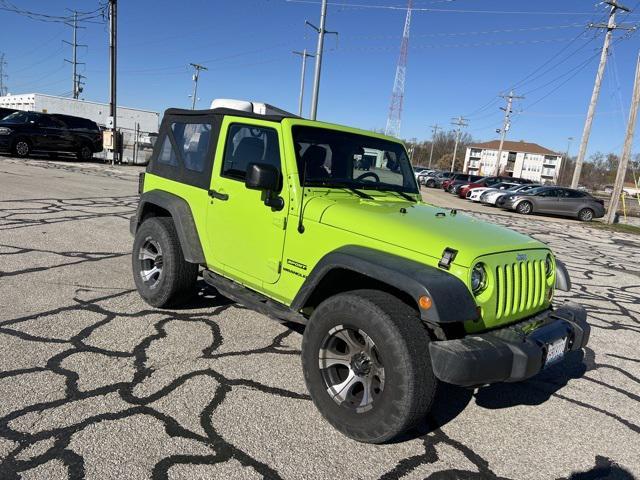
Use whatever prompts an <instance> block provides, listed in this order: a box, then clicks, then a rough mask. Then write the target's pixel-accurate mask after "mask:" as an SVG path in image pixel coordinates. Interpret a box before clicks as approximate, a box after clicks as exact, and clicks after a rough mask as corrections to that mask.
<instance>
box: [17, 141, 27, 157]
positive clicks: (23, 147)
mask: <svg viewBox="0 0 640 480" xmlns="http://www.w3.org/2000/svg"><path fill="white" fill-rule="evenodd" d="M16 152H18V155H26V154H27V153H29V145H27V143H26V142H18V143H17V144H16Z"/></svg>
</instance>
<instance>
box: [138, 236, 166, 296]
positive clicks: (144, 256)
mask: <svg viewBox="0 0 640 480" xmlns="http://www.w3.org/2000/svg"><path fill="white" fill-rule="evenodd" d="M138 261H139V262H140V278H142V281H143V282H144V283H145V285H147V286H148V287H149V288H152V289H153V288H156V287H157V286H158V285H159V284H160V279H161V278H162V270H163V267H164V260H163V258H162V248H160V244H159V243H158V242H157V241H155V240H154V239H153V238H151V237H147V238H145V240H144V243H143V244H142V246H141V247H140V250H139V251H138Z"/></svg>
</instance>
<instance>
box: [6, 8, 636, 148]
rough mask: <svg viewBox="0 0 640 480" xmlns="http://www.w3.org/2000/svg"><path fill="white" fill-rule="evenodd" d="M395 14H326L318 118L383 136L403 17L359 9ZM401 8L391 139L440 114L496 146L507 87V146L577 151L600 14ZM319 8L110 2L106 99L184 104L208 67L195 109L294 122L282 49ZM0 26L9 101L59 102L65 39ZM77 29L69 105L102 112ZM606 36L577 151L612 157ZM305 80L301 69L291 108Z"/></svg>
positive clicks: (104, 47)
mask: <svg viewBox="0 0 640 480" xmlns="http://www.w3.org/2000/svg"><path fill="white" fill-rule="evenodd" d="M626 1H627V3H628V6H629V7H632V8H635V7H636V6H640V2H639V1H637V0H626ZM13 3H14V4H17V5H18V6H19V7H21V8H24V9H29V10H32V11H36V12H44V13H48V14H51V15H64V14H65V8H71V9H78V10H85V11H87V10H93V9H94V8H96V7H97V6H98V0H84V1H79V0H55V1H42V0H40V1H35V0H14V1H13ZM338 3H340V4H341V5H337V4H338ZM344 4H352V5H365V6H368V7H369V8H365V7H362V6H345V5H344ZM402 5H406V4H405V2H404V1H402V0H398V1H396V0H371V1H365V0H335V4H333V5H332V4H331V3H330V6H329V13H328V21H327V28H328V29H329V30H337V31H339V32H340V35H339V37H338V39H337V40H336V38H334V37H332V36H329V37H327V41H326V44H325V46H326V50H325V59H324V63H323V75H322V84H321V90H320V103H319V109H318V118H319V119H321V120H326V121H331V122H336V123H342V124H348V125H353V126H357V127H362V128H367V129H372V128H384V126H385V122H386V116H387V112H388V108H389V101H390V96H391V90H392V86H393V79H394V74H395V65H396V62H397V58H398V53H399V47H400V40H401V34H402V28H403V24H404V17H405V13H406V12H405V11H404V10H403V9H402V8H399V9H391V8H371V7H372V6H375V7H390V6H399V7H402ZM414 7H415V8H416V10H415V11H414V14H413V21H412V25H411V40H410V49H409V58H408V68H407V79H406V91H405V104H404V114H403V119H402V131H401V136H402V137H404V138H412V137H416V138H418V139H426V138H429V137H430V130H429V128H428V126H429V125H432V124H433V123H436V122H437V123H438V124H440V125H443V126H445V127H447V128H449V127H450V121H451V118H452V117H454V116H457V115H466V116H468V117H469V118H470V125H469V127H468V129H467V131H468V132H469V133H471V134H472V135H473V136H474V137H475V138H477V139H480V140H489V139H492V138H496V137H497V135H496V134H495V129H496V128H498V127H499V126H500V124H501V121H502V112H501V111H500V110H499V107H500V106H501V105H503V102H502V100H501V99H500V98H499V97H498V95H499V94H500V93H503V92H505V91H507V90H508V89H509V87H510V86H512V85H514V84H516V85H517V88H516V93H517V94H524V95H525V97H526V98H525V99H524V100H521V101H518V102H517V103H516V105H515V108H514V110H515V112H516V115H515V117H514V121H513V124H512V127H511V131H510V132H509V137H508V138H509V139H512V140H520V139H524V140H527V141H532V142H537V143H540V144H542V145H544V146H547V147H549V148H553V149H556V150H559V151H564V150H565V149H566V146H567V137H569V136H572V137H575V140H574V141H573V146H572V151H573V153H575V152H576V150H577V145H578V142H579V139H580V136H581V134H582V125H583V122H584V117H585V114H586V110H587V105H588V101H589V97H590V95H591V90H592V87H593V80H594V77H595V71H596V67H597V61H598V52H599V48H600V47H601V45H602V35H603V33H602V31H599V32H598V31H596V30H588V29H586V28H585V25H586V24H588V23H589V22H593V21H595V22H600V21H604V20H605V19H606V13H607V12H606V10H605V8H604V7H603V6H602V5H600V4H596V3H595V1H588V0H563V1H562V2H557V1H547V0H536V1H535V2H532V1H525V0H510V1H509V0H484V1H480V0H454V1H446V0H415V1H414ZM319 10H320V8H319V3H318V2H317V1H316V0H298V1H295V2H294V1H286V0H182V1H181V2H176V1H169V0H156V1H151V0H135V1H134V0H120V2H119V41H120V44H119V58H118V62H119V71H120V73H119V79H118V88H119V98H118V100H119V101H118V103H119V104H121V105H126V106H131V107H139V108H146V109H152V110H158V111H162V110H164V109H165V108H168V107H176V106H177V107H188V106H190V99H189V98H188V95H189V94H190V93H191V89H192V81H191V73H192V72H191V70H190V68H189V67H188V64H189V62H198V63H203V64H205V65H206V66H208V67H209V71H207V72H203V73H202V75H201V81H200V86H199V93H198V97H200V99H201V100H200V102H199V105H200V106H202V107H205V106H207V105H208V104H209V102H210V100H211V99H213V98H243V99H251V100H257V101H265V102H268V103H272V104H274V105H277V106H280V107H282V108H285V109H288V110H290V111H294V112H295V111H296V110H297V101H298V90H299V81H300V59H299V57H297V56H294V55H293V54H292V53H291V50H302V49H303V48H308V49H310V50H314V49H315V34H314V32H313V31H312V30H311V29H310V28H309V27H305V25H304V22H305V19H308V20H310V21H311V22H313V23H315V24H317V23H318V20H319V19H318V17H319ZM486 11H490V12H491V13H484V12H486ZM638 12H640V10H638ZM620 17H621V18H620V19H619V20H620V21H624V22H628V23H633V22H638V21H639V20H640V15H637V14H632V15H628V16H627V15H620ZM622 17H625V18H622ZM0 25H2V28H0V52H4V53H5V57H6V61H7V62H8V66H7V73H8V74H9V79H8V86H9V90H10V92H11V93H28V92H34V91H35V92H42V93H49V94H56V95H57V94H68V93H69V91H70V90H71V66H70V65H69V64H67V63H65V62H64V60H63V59H64V58H71V56H70V55H71V52H70V47H69V46H67V45H65V44H63V43H62V40H71V28H70V27H67V26H65V25H62V24H59V23H43V22H38V21H35V20H31V19H29V18H25V17H23V16H20V15H17V14H14V13H11V12H6V11H0ZM86 27H87V28H86V29H84V30H81V31H80V38H79V40H80V43H85V44H88V45H89V47H88V49H81V50H80V55H79V57H80V60H81V61H83V62H86V66H82V67H81V69H80V71H81V72H82V73H83V74H84V75H86V76H87V86H86V88H85V91H84V93H83V98H85V99H87V100H94V101H107V100H108V92H109V90H108V88H109V84H108V33H107V27H106V25H104V24H88V25H86ZM615 37H616V38H617V39H619V40H617V41H616V42H615V44H614V53H613V55H612V56H611V57H610V58H609V63H608V67H607V71H606V76H605V79H604V82H603V85H602V92H601V96H600V103H599V105H598V110H597V116H596V120H595V122H594V126H593V132H592V136H591V141H590V145H589V152H590V153H593V152H595V151H598V150H600V151H605V152H609V151H614V152H616V153H619V151H620V149H621V145H622V142H623V138H624V130H625V125H626V118H627V114H628V108H629V101H630V97H631V89H632V83H633V72H634V68H635V60H636V55H637V52H638V44H639V43H638V42H639V40H640V33H637V34H635V35H633V36H631V37H629V38H626V37H625V34H624V32H617V33H616V34H615ZM558 52H561V53H560V54H559V55H557V54H558ZM554 55H557V56H556V57H555V59H554V60H552V61H551V63H548V64H547V65H545V66H544V67H542V68H540V67H541V66H542V65H543V64H544V63H545V62H547V61H549V60H550V59H552V58H553V57H554ZM532 74H533V75H532ZM312 76H313V66H312V64H310V65H309V66H308V70H307V80H308V82H307V97H306V100H305V107H306V111H308V106H309V101H310V97H311V95H310V93H311V83H312ZM527 76H529V77H528V78H527ZM523 79H524V80H525V81H524V82H521V81H522V80H523ZM518 82H521V83H520V84H518ZM636 143H637V142H636ZM635 150H640V149H638V148H636V149H635Z"/></svg>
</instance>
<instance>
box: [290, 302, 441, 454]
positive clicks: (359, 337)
mask: <svg viewBox="0 0 640 480" xmlns="http://www.w3.org/2000/svg"><path fill="white" fill-rule="evenodd" d="M428 348H429V335H428V332H427V330H426V328H425V327H424V325H422V323H421V322H420V319H419V318H418V317H417V314H416V312H415V310H413V309H412V308H411V307H409V306H408V305H406V304H405V303H403V302H402V301H400V300H399V299H398V298H396V297H394V296H393V295H390V294H388V293H386V292H382V291H377V290H356V291H353V292H347V293H342V294H338V295H336V296H334V297H330V298H329V299H327V300H325V301H324V302H322V304H320V306H319V307H318V308H317V309H316V310H315V311H314V313H313V314H312V316H311V319H310V320H309V323H308V325H307V327H306V329H305V332H304V338H303V342H302V365H303V370H304V377H305V381H306V384H307V388H308V390H309V393H310V394H311V398H312V399H313V402H314V404H315V405H316V407H317V408H318V410H319V411H320V413H321V414H322V415H323V416H324V417H325V418H326V419H327V421H329V423H331V424H332V425H333V426H334V427H335V428H336V429H337V430H339V431H340V432H342V433H343V434H345V435H347V436H348V437H351V438H353V439H354V440H358V441H360V442H368V443H382V442H385V441H388V440H390V439H392V438H394V437H396V436H397V435H399V434H401V433H402V432H404V431H406V430H408V429H410V428H411V427H414V426H415V425H416V424H417V423H418V422H419V421H420V420H422V419H423V418H424V416H425V415H426V414H427V413H428V411H429V409H430V408H431V404H432V403H433V398H434V395H435V392H436V388H437V383H438V382H437V380H436V378H435V376H434V374H433V371H432V368H431V360H430V357H429V350H428Z"/></svg>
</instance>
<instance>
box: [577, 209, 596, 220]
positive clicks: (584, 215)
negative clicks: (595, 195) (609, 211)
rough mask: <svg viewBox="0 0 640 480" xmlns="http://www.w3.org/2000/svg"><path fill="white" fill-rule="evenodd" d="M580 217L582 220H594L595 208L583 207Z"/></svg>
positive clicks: (579, 213)
mask: <svg viewBox="0 0 640 480" xmlns="http://www.w3.org/2000/svg"><path fill="white" fill-rule="evenodd" d="M578 218H579V219H580V221H582V222H590V221H591V220H593V210H591V209H590V208H583V209H582V210H580V211H579V212H578Z"/></svg>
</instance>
